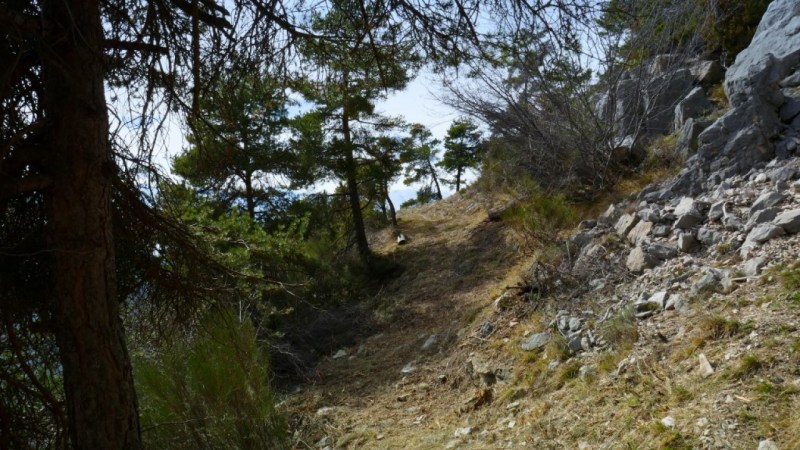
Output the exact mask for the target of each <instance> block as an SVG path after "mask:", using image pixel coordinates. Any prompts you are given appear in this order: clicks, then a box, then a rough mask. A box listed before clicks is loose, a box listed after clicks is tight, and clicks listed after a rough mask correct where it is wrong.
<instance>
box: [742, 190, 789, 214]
mask: <svg viewBox="0 0 800 450" xmlns="http://www.w3.org/2000/svg"><path fill="white" fill-rule="evenodd" d="M784 197H785V196H784V195H783V194H782V193H780V192H777V191H768V192H765V193H763V194H761V195H759V196H758V198H757V199H756V201H754V202H753V205H752V206H751V207H750V216H752V215H753V214H755V213H756V211H760V210H762V209H765V208H771V207H773V206H775V205H777V204H778V203H780V202H782V201H783V199H784Z"/></svg>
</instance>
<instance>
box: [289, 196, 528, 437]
mask: <svg viewBox="0 0 800 450" xmlns="http://www.w3.org/2000/svg"><path fill="white" fill-rule="evenodd" d="M486 207H487V205H485V204H484V202H483V199H481V198H480V196H479V194H476V193H474V192H463V191H462V193H460V194H458V195H455V196H453V197H450V198H448V199H445V200H443V201H440V202H438V203H435V204H431V205H426V206H422V207H417V208H413V209H404V210H401V211H400V215H399V220H400V229H401V230H402V231H403V233H404V234H405V235H406V236H407V237H408V239H409V241H408V243H407V244H406V245H404V246H398V245H396V244H395V241H394V237H393V234H392V231H391V230H384V231H382V232H381V233H379V234H378V235H376V236H373V242H372V243H371V244H372V246H373V248H374V249H375V250H376V251H377V252H378V253H380V254H383V255H387V256H389V257H390V258H392V259H394V260H395V261H397V262H398V263H400V264H401V265H402V266H403V267H404V268H405V270H404V272H403V273H402V275H401V276H399V277H398V278H396V279H394V280H392V281H390V282H389V283H388V284H387V285H386V286H384V287H383V289H382V290H381V293H380V294H379V303H380V304H381V305H383V307H384V308H385V315H386V318H385V319H386V320H385V321H386V322H387V324H386V326H385V327H384V329H383V330H382V331H381V332H380V333H378V334H376V335H374V336H371V337H369V338H367V339H366V340H365V341H364V342H362V343H360V344H359V345H356V346H354V347H353V348H349V349H346V350H347V353H348V355H349V356H348V357H344V358H339V359H332V358H328V359H326V360H324V361H323V363H322V364H321V365H320V367H319V371H318V372H319V376H320V378H319V381H318V382H317V383H316V384H315V385H310V386H307V387H306V388H305V389H304V390H302V392H301V393H299V394H297V395H296V396H294V397H293V398H291V399H290V401H289V404H290V405H291V406H290V410H291V411H292V412H294V413H296V414H302V415H305V416H307V417H308V418H309V422H311V423H309V424H308V425H311V426H312V428H315V429H316V431H317V433H315V434H312V436H313V438H314V439H315V442H306V443H301V444H300V446H299V448H318V444H319V442H318V441H316V439H317V438H318V437H319V436H320V435H324V436H327V440H325V441H323V444H324V443H325V442H328V443H329V444H328V445H330V447H331V448H375V449H379V448H380V449H391V448H397V449H401V448H402V449H415V448H418V449H430V448H443V447H444V446H445V445H446V444H447V443H448V442H449V441H450V440H451V439H452V438H453V432H454V428H455V427H457V426H461V423H460V422H461V420H462V417H461V415H460V414H459V407H460V405H461V403H462V402H464V401H465V400H470V396H475V395H480V392H479V390H478V388H476V387H474V386H472V385H471V384H470V383H469V381H467V380H466V379H465V377H464V370H463V363H464V356H465V355H467V354H469V348H470V347H471V346H472V345H473V344H478V343H479V342H480V341H481V338H480V337H479V336H478V334H479V329H480V325H481V323H482V322H483V320H482V317H481V314H482V313H483V311H484V309H485V308H486V307H487V306H489V305H491V304H492V302H493V301H494V299H495V298H496V297H497V296H498V295H500V294H501V293H502V292H503V290H504V288H505V287H506V286H509V285H512V284H515V283H517V282H518V278H519V277H518V276H517V274H518V273H519V272H520V271H521V270H523V269H524V268H525V267H526V262H527V264H528V265H529V264H530V262H529V260H530V258H529V257H527V256H526V255H525V254H524V253H525V252H524V250H523V249H522V248H523V246H522V245H520V241H521V240H520V239H519V238H518V237H517V236H514V233H513V232H512V231H510V230H509V229H507V228H506V227H505V226H504V225H503V224H502V223H500V222H489V221H488V220H486V217H487V215H486ZM528 256H529V255H528ZM434 335H435V337H433V338H431V336H434ZM429 339H431V341H432V343H430V342H429V344H430V345H429V346H428V347H426V349H425V350H423V349H422V348H423V346H424V345H425V343H426V341H428V340H429ZM434 340H435V342H433V341H434ZM404 369H405V370H404ZM312 423H313V425H312ZM306 445H307V446H306ZM322 447H324V445H323V446H322Z"/></svg>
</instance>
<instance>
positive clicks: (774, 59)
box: [725, 0, 800, 108]
mask: <svg viewBox="0 0 800 450" xmlns="http://www.w3.org/2000/svg"><path fill="white" fill-rule="evenodd" d="M797 15H798V12H797V1H796V0H775V1H773V2H772V3H770V5H769V7H768V8H767V11H766V12H765V13H764V15H763V16H762V18H761V22H760V23H759V24H758V28H756V32H755V35H754V36H753V40H752V41H751V42H750V45H749V46H748V47H747V48H746V49H744V50H743V51H741V52H740V53H739V54H738V55H737V56H736V61H735V62H734V63H733V65H731V66H730V68H729V69H728V71H727V73H726V76H725V94H726V95H727V96H728V99H730V103H731V106H733V107H734V108H738V107H739V106H741V105H742V104H744V103H748V102H749V100H750V97H757V98H762V99H767V100H774V103H778V106H780V102H781V101H782V95H780V96H778V95H775V94H780V92H779V91H778V87H779V84H778V83H779V82H780V81H782V80H784V79H785V78H786V77H788V76H789V75H791V74H793V73H794V72H795V67H796V66H797V63H798V62H800V51H798V50H799V49H800V27H798V21H797Z"/></svg>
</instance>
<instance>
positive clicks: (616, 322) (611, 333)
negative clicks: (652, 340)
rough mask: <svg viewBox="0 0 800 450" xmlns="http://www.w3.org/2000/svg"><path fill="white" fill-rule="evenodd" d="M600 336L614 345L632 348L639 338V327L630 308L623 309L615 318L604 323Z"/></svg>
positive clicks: (620, 347) (618, 347)
mask: <svg viewBox="0 0 800 450" xmlns="http://www.w3.org/2000/svg"><path fill="white" fill-rule="evenodd" d="M600 336H601V337H602V338H603V339H604V340H605V341H606V342H608V344H610V345H611V346H612V347H614V348H617V349H623V350H624V349H630V348H632V347H633V345H634V344H635V343H636V341H637V340H638V339H639V327H638V326H637V325H636V317H634V314H633V310H631V309H630V308H626V309H623V310H622V311H620V313H619V314H618V315H616V316H614V317H613V318H611V319H609V320H607V321H606V322H605V323H603V326H602V327H601V328H600Z"/></svg>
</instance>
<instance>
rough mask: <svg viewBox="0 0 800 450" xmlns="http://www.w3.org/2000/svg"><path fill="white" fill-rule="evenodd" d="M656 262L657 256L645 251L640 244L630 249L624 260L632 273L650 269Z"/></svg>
mask: <svg viewBox="0 0 800 450" xmlns="http://www.w3.org/2000/svg"><path fill="white" fill-rule="evenodd" d="M656 264H658V258H656V257H654V256H653V255H650V254H648V253H646V252H645V251H644V249H642V247H641V246H637V247H636V248H634V249H633V250H631V252H630V253H629V254H628V259H627V260H626V262H625V265H626V267H628V270H630V271H631V272H633V273H642V272H643V271H644V270H645V269H652V268H653V267H655V266H656Z"/></svg>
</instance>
